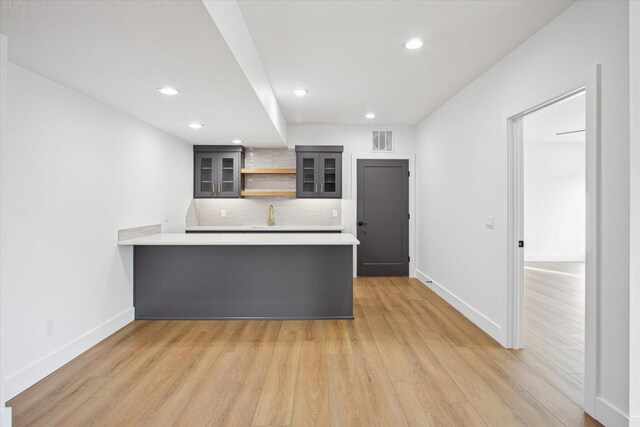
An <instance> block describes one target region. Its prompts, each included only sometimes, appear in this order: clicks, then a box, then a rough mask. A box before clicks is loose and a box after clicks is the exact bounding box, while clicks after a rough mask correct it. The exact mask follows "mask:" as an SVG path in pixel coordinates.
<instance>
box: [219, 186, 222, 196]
mask: <svg viewBox="0 0 640 427" xmlns="http://www.w3.org/2000/svg"><path fill="white" fill-rule="evenodd" d="M221 192H222V184H218V194H220V193H221Z"/></svg>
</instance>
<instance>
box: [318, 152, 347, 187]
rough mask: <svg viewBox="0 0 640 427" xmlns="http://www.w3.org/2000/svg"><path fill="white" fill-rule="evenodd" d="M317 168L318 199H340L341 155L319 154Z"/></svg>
mask: <svg viewBox="0 0 640 427" xmlns="http://www.w3.org/2000/svg"><path fill="white" fill-rule="evenodd" d="M318 166H319V171H318V178H319V181H320V188H319V189H318V190H319V191H318V197H327V198H340V197H342V153H322V154H319V155H318Z"/></svg>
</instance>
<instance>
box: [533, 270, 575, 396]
mask: <svg viewBox="0 0 640 427" xmlns="http://www.w3.org/2000/svg"><path fill="white" fill-rule="evenodd" d="M584 296H585V282H584V262H527V263H525V295H524V337H523V338H524V340H523V341H524V350H523V351H522V354H523V357H522V359H523V360H525V363H529V365H530V366H532V367H533V368H534V369H537V370H538V372H539V374H540V375H541V376H542V377H543V378H545V379H546V380H547V381H548V382H550V383H551V384H553V385H554V386H555V387H556V388H557V389H559V390H560V391H562V393H564V394H565V395H566V396H569V397H570V398H571V399H572V400H573V401H574V402H576V403H577V404H578V405H580V406H582V402H583V400H584V323H585V317H584V316H585V314H584V313H585V312H584V303H585V301H584Z"/></svg>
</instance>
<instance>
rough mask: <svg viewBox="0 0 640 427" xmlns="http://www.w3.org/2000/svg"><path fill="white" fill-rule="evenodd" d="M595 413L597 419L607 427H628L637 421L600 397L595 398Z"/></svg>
mask: <svg viewBox="0 0 640 427" xmlns="http://www.w3.org/2000/svg"><path fill="white" fill-rule="evenodd" d="M596 415H597V417H595V418H596V419H597V420H598V421H600V422H601V423H602V424H604V425H605V426H607V427H629V426H631V425H632V423H633V424H636V425H637V423H638V418H635V419H634V420H632V419H630V418H629V417H628V416H627V415H625V414H624V413H623V412H622V411H621V410H620V409H618V408H616V407H615V406H613V405H612V404H611V403H609V402H607V401H606V400H604V399H603V398H601V397H597V398H596Z"/></svg>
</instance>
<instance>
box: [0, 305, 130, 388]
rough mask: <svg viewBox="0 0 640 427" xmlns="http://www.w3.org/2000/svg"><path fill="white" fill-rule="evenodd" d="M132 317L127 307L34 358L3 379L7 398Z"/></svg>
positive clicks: (78, 353)
mask: <svg viewBox="0 0 640 427" xmlns="http://www.w3.org/2000/svg"><path fill="white" fill-rule="evenodd" d="M134 319H135V308H134V307H131V308H128V309H126V310H125V311H123V312H122V313H120V314H118V315H116V316H114V317H112V318H111V319H109V320H107V321H106V322H104V323H102V324H101V325H98V326H97V327H95V328H94V329H92V330H90V331H88V332H87V333H85V334H83V335H81V336H79V337H78V338H76V339H75V340H73V341H71V342H70V343H68V344H66V345H64V346H62V347H60V348H59V349H57V350H54V351H53V352H51V353H49V354H47V355H46V356H44V357H42V358H40V359H39V360H36V361H35V362H33V363H31V364H29V365H28V366H26V367H24V368H23V369H21V370H19V371H18V372H16V373H14V374H11V375H9V376H7V378H6V379H5V386H6V393H7V399H11V398H13V397H15V396H17V395H18V394H20V393H22V392H23V391H24V390H26V389H27V388H29V387H31V386H32V385H34V384H35V383H37V382H38V381H40V380H41V379H43V378H44V377H46V376H47V375H49V374H51V373H52V372H53V371H55V370H56V369H58V368H60V367H61V366H63V365H65V364H66V363H68V362H70V361H71V360H73V359H74V358H76V357H78V356H79V355H80V354H82V353H84V352H85V351H87V350H88V349H90V348H91V347H93V346H94V345H96V344H98V343H99V342H100V341H102V340H104V339H105V338H107V337H108V336H109V335H111V334H113V333H115V332H117V331H118V330H120V329H122V328H123V327H125V326H126V325H128V324H129V323H131V322H133V320H134Z"/></svg>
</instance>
